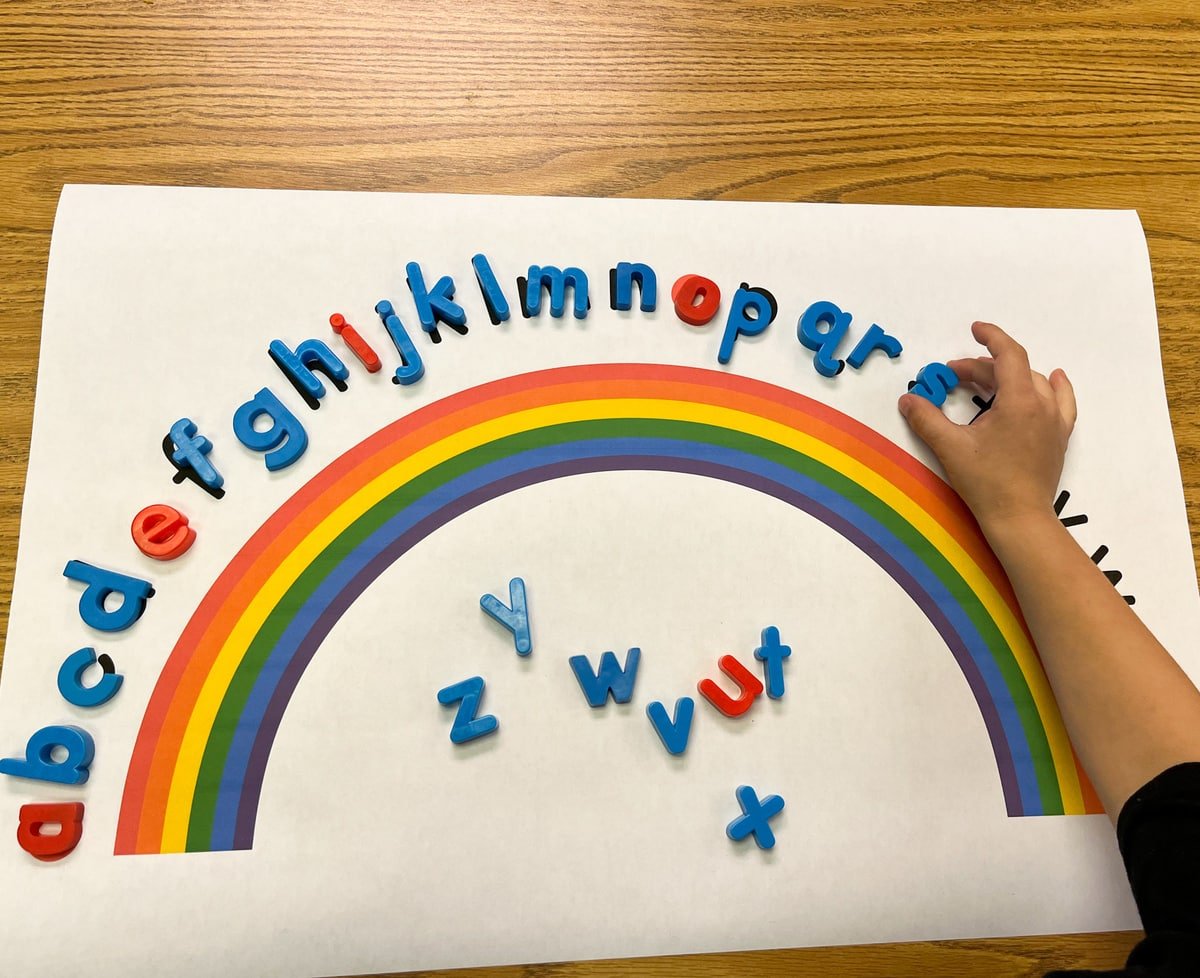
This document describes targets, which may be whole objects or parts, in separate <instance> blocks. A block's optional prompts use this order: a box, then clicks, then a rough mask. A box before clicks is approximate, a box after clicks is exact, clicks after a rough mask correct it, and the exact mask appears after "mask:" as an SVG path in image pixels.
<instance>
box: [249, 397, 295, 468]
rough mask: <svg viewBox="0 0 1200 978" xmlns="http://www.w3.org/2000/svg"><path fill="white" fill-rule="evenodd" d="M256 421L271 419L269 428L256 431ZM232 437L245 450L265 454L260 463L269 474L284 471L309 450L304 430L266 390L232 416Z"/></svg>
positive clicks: (289, 412) (290, 413)
mask: <svg viewBox="0 0 1200 978" xmlns="http://www.w3.org/2000/svg"><path fill="white" fill-rule="evenodd" d="M258 418H270V420H271V427H270V428H268V429H267V430H266V431H258V430H257V429H256V428H255V427H254V422H255V421H256V420H257V419H258ZM233 433H234V434H235V435H237V439H238V441H240V442H241V443H242V444H243V445H245V446H246V447H247V448H249V449H251V450H253V451H256V452H266V455H265V456H263V461H264V462H265V463H266V466H267V468H268V469H269V470H270V471H271V472H275V471H276V470H278V469H286V468H287V467H288V466H289V465H291V464H292V463H293V462H295V461H296V459H298V458H299V457H300V456H301V455H303V454H304V450H305V449H306V448H308V435H306V434H305V433H304V426H303V425H302V424H301V423H300V420H299V419H298V418H297V417H296V416H295V415H294V414H292V412H291V411H289V410H288V409H287V408H286V407H284V406H283V402H282V401H281V400H279V398H278V397H276V396H275V395H274V394H273V393H271V390H270V388H268V387H264V388H263V389H262V390H260V391H259V392H258V393H257V394H255V395H254V397H253V398H252V399H251V400H249V401H247V402H246V403H245V404H243V405H242V406H241V407H240V408H238V409H237V410H236V411H235V412H234V414H233Z"/></svg>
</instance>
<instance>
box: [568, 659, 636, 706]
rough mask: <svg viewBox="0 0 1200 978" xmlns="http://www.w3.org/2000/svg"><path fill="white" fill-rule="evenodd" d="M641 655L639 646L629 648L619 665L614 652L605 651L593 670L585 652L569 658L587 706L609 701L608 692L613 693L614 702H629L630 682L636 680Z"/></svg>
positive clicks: (631, 684)
mask: <svg viewBox="0 0 1200 978" xmlns="http://www.w3.org/2000/svg"><path fill="white" fill-rule="evenodd" d="M641 658H642V650H641V649H636V648H634V649H630V650H629V652H628V654H626V656H625V666H624V668H622V667H621V666H620V665H619V664H618V663H617V657H616V656H615V655H613V654H612V653H611V652H605V653H604V654H603V655H602V656H600V668H599V669H597V670H596V671H595V672H593V671H592V664H591V663H590V662H588V657H587V656H586V655H573V656H571V658H570V660H569V661H570V663H571V668H572V669H573V670H575V678H576V679H578V680H579V688H580V689H582V690H583V695H584V696H586V697H587V701H588V706H592V707H600V706H604V704H605V703H607V702H608V694H609V693H612V698H613V702H615V703H628V702H629V700H630V698H631V697H632V696H633V684H634V682H635V680H636V679H637V670H638V663H639V662H640V661H641Z"/></svg>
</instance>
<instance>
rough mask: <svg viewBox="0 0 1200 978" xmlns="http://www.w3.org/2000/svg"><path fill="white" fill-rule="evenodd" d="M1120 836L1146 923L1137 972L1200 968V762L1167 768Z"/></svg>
mask: <svg viewBox="0 0 1200 978" xmlns="http://www.w3.org/2000/svg"><path fill="white" fill-rule="evenodd" d="M1117 844H1118V845H1119V846H1120V847H1121V858H1122V859H1124V860H1125V872H1126V873H1127V874H1128V875H1129V884H1130V886H1131V887H1132V888H1133V899H1134V900H1135V901H1136V902H1137V908H1138V913H1139V914H1140V915H1141V918H1142V926H1143V927H1144V928H1145V929H1146V938H1145V940H1143V941H1142V942H1141V943H1140V944H1138V946H1137V947H1135V948H1134V949H1133V953H1131V954H1130V955H1129V961H1128V964H1127V967H1128V968H1129V972H1130V974H1133V975H1137V974H1146V975H1154V976H1155V978H1159V976H1161V978H1175V976H1176V975H1179V976H1184V975H1186V976H1189V978H1196V976H1200V763H1191V764H1178V765H1176V766H1175V767H1173V768H1168V769H1167V770H1166V771H1164V772H1163V773H1162V774H1160V775H1158V777H1156V778H1154V779H1153V780H1152V781H1150V782H1149V783H1148V784H1147V785H1145V787H1143V788H1141V789H1140V790H1139V791H1137V792H1135V793H1134V795H1133V797H1132V798H1130V799H1129V801H1127V802H1126V803H1125V807H1124V808H1122V809H1121V815H1120V817H1119V818H1118V819H1117Z"/></svg>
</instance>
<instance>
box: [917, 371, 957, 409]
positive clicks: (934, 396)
mask: <svg viewBox="0 0 1200 978" xmlns="http://www.w3.org/2000/svg"><path fill="white" fill-rule="evenodd" d="M957 386H958V374H956V373H955V372H954V371H953V370H951V369H950V368H949V367H947V366H946V365H945V364H944V363H931V364H928V365H927V366H924V367H922V368H921V369H920V370H918V371H917V382H916V384H914V385H913V387H912V393H914V394H916V395H917V396H918V397H923V398H925V400H927V401H931V402H932V403H933V406H934V407H941V406H942V405H943V404H945V403H946V395H947V394H948V393H950V391H952V390H954V388H955V387H957Z"/></svg>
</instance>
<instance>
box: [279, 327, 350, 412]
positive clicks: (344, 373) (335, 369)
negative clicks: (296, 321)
mask: <svg viewBox="0 0 1200 978" xmlns="http://www.w3.org/2000/svg"><path fill="white" fill-rule="evenodd" d="M267 353H268V354H269V355H270V357H271V359H272V360H273V361H275V366H277V367H278V368H279V369H280V370H281V371H282V372H283V376H284V377H286V378H287V380H288V383H290V384H291V385H292V386H293V387H294V388H296V393H297V394H299V395H300V397H301V398H303V400H304V403H305V404H307V405H308V406H309V407H310V408H311V409H312V410H313V411H315V410H317V408H319V407H320V406H321V398H323V397H324V396H325V385H324V384H322V383H321V382H320V381H319V380H318V379H317V375H316V374H315V373H313V371H314V370H317V371H320V372H321V373H323V374H324V375H325V376H326V377H328V378H329V382H330V383H331V384H333V386H334V387H336V388H337V389H338V390H339V391H344V390H345V389H346V378H347V377H349V376H350V371H349V370H347V369H346V365H345V364H344V363H342V361H341V360H340V359H338V357H337V355H336V354H335V353H334V352H333V351H332V350H331V349H329V347H328V346H326V345H325V344H324V343H322V342H321V341H320V340H305V341H304V342H303V343H301V344H300V345H299V346H298V347H296V352H295V353H293V352H292V351H291V350H289V349H288V348H287V346H286V345H285V344H284V343H283V342H282V341H280V340H271V343H270V345H269V346H268V347H267Z"/></svg>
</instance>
